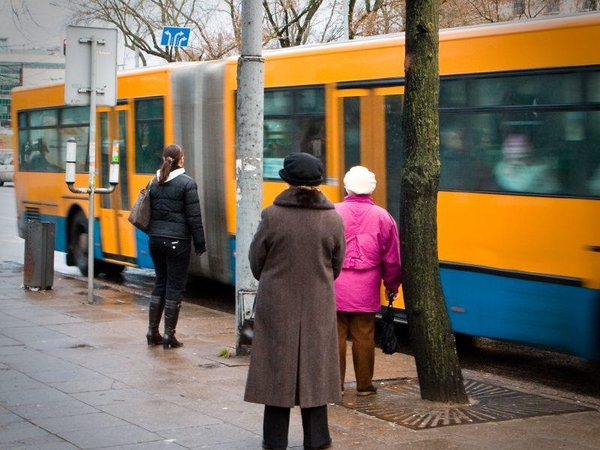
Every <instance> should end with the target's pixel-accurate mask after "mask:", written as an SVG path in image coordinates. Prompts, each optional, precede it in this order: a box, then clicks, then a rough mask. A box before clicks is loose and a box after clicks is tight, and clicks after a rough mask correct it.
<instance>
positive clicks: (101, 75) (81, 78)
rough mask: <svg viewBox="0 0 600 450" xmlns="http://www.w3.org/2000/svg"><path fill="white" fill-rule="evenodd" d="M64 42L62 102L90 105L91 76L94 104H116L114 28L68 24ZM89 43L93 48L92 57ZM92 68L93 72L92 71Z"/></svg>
mask: <svg viewBox="0 0 600 450" xmlns="http://www.w3.org/2000/svg"><path fill="white" fill-rule="evenodd" d="M92 41H93V45H92ZM66 45H67V48H66V64H65V104H67V105H77V106H85V105H89V104H90V94H91V92H92V85H91V84H92V78H95V83H94V84H95V86H93V88H94V89H95V92H96V104H97V105H98V106H115V105H116V103H117V100H116V98H117V29H116V28H93V27H76V26H68V27H67V44H66ZM92 47H95V49H96V51H95V55H94V58H92ZM93 59H94V61H93ZM92 66H93V68H92ZM93 70H94V71H95V74H92V71H93ZM92 75H94V77H92Z"/></svg>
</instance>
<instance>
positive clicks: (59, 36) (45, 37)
mask: <svg viewBox="0 0 600 450" xmlns="http://www.w3.org/2000/svg"><path fill="white" fill-rule="evenodd" d="M11 3H12V4H14V5H16V7H17V8H19V11H17V14H15V13H14V12H13V8H12V7H11ZM51 3H54V2H52V1H51V0H12V2H11V0H0V37H5V38H6V37H7V38H9V44H10V45H11V46H15V47H19V48H32V47H58V46H60V45H61V43H62V40H63V38H64V37H65V34H66V26H67V17H68V12H67V11H65V10H64V9H62V8H59V7H56V6H53V5H52V4H51Z"/></svg>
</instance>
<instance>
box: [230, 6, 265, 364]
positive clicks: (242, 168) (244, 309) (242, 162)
mask: <svg viewBox="0 0 600 450" xmlns="http://www.w3.org/2000/svg"><path fill="white" fill-rule="evenodd" d="M262 11H263V7H262V2H261V1H260V0H243V1H242V51H241V56H240V57H239V59H238V72H237V83H238V90H237V112H236V114H237V116H236V119H237V132H236V178H237V204H236V217H237V219H236V223H237V226H236V228H237V229H236V244H235V245H236V258H235V265H236V267H235V278H236V292H237V296H236V325H237V326H236V339H235V341H236V354H237V355H246V354H248V353H249V349H248V348H247V346H242V345H240V330H241V327H242V324H243V322H244V319H246V318H249V317H250V315H251V313H252V306H253V302H254V294H255V293H256V291H257V288H258V282H257V281H256V280H255V279H254V277H253V276H252V272H251V271H250V263H249V261H248V251H249V248H250V243H251V242H252V237H253V236H254V232H255V231H256V228H257V227H258V222H259V221H260V213H261V210H262V178H263V177H262V173H263V170H262V162H263V160H262V155H263V151H262V149H263V106H264V79H263V78H264V75H263V71H264V68H263V66H264V60H263V59H262V40H261V32H262Z"/></svg>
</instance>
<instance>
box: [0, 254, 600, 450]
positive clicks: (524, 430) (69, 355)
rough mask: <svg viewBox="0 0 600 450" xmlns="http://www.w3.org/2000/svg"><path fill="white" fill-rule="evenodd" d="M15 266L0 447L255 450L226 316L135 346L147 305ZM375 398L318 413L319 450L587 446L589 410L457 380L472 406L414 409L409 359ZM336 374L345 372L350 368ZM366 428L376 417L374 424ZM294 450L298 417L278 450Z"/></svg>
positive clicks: (4, 275)
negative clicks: (39, 286)
mask: <svg viewBox="0 0 600 450" xmlns="http://www.w3.org/2000/svg"><path fill="white" fill-rule="evenodd" d="M22 284H23V272H22V266H21V265H19V264H13V263H0V308H1V311H2V314H1V315H0V449H11V450H25V449H27V450H42V449H43V450H74V449H100V448H101V449H123V450H126V449H132V450H133V449H143V450H154V449H168V450H177V449H213V450H217V449H227V450H238V449H239V450H254V449H260V448H261V435H262V413H263V407H262V405H254V404H250V403H245V402H244V401H243V400H242V397H243V391H244V385H245V380H246V373H247V366H248V358H246V357H231V358H223V357H220V356H219V355H220V354H221V352H222V351H224V350H229V351H231V352H233V351H234V347H235V337H234V325H235V323H234V321H235V319H234V317H233V316H232V315H230V314H226V313H223V312H219V311H214V310H211V309H207V308H204V307H201V306H197V305H191V304H187V303H186V304H184V305H183V308H182V311H181V316H180V321H179V326H178V330H177V331H178V337H179V338H180V339H181V340H182V341H183V342H184V343H185V346H184V347H182V348H180V349H173V350H168V351H165V350H163V349H162V347H159V346H157V347H148V346H147V345H146V339H145V333H146V329H147V305H148V300H149V299H148V298H147V297H145V296H144V293H135V292H133V291H127V290H116V289H113V288H108V287H107V286H106V285H102V284H101V282H98V283H95V302H94V304H93V305H90V304H88V302H87V284H86V283H85V282H82V281H81V280H80V279H74V278H69V277H68V276H64V275H62V274H59V273H56V274H55V276H54V285H53V289H52V290H47V291H30V290H25V289H23V288H22V287H21V286H22ZM376 355H377V356H376V358H377V360H376V363H375V373H376V378H377V379H378V380H379V382H378V385H379V393H378V394H377V395H376V396H371V397H356V396H355V395H354V394H353V386H352V384H351V383H347V384H346V386H347V388H346V394H345V395H344V400H343V404H339V405H332V406H330V407H329V420H330V429H331V433H332V438H333V444H334V445H333V448H334V449H337V450H340V449H368V450H371V449H373V450H377V449H382V450H383V449H405V448H410V449H427V450H442V449H443V450H445V449H469V450H471V449H472V450H481V449H527V450H529V449H532V448H534V449H536V448H537V449H588V450H591V449H597V448H598V445H599V444H598V443H599V442H600V404H598V402H596V404H593V403H585V402H581V401H579V402H577V401H575V400H573V399H570V398H567V397H566V396H565V394H561V393H560V392H555V391H550V390H548V389H541V388H538V387H537V386H528V388H527V390H526V391H524V390H523V389H522V387H518V388H517V387H516V386H515V385H514V383H513V384H511V382H510V381H508V380H505V379H500V378H497V377H492V376H489V375H486V376H483V375H481V374H478V373H475V372H472V371H464V372H463V373H464V376H465V379H466V380H467V383H468V388H469V395H470V398H471V399H473V405H472V407H466V408H465V407H463V408H451V407H447V406H446V405H435V404H431V403H429V402H424V401H421V400H420V397H419V395H418V392H417V389H418V384H416V382H415V378H416V371H415V366H414V361H413V358H412V357H410V356H407V355H404V354H394V355H391V356H386V355H384V354H383V353H381V351H377V353H376ZM348 364H349V367H348V369H347V373H348V375H351V374H352V373H353V369H352V366H351V358H350V359H349V360H348ZM379 417H383V418H384V419H382V418H379ZM289 448H292V449H302V426H301V422H300V414H299V409H298V408H295V409H294V410H293V411H292V418H291V426H290V447H289Z"/></svg>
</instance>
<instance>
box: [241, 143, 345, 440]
mask: <svg viewBox="0 0 600 450" xmlns="http://www.w3.org/2000/svg"><path fill="white" fill-rule="evenodd" d="M323 171H324V170H323V164H322V163H321V161H320V160H319V159H318V158H316V157H314V156H312V155H310V154H308V153H292V154H290V155H289V156H287V157H286V158H285V160H284V167H283V169H282V170H281V171H280V172H279V175H280V177H281V178H282V179H283V180H284V181H286V182H287V183H288V184H289V185H290V187H289V188H288V189H287V190H285V191H284V192H282V193H281V194H280V195H279V196H277V198H275V201H274V202H273V205H271V206H269V207H267V208H265V209H264V210H263V212H262V217H261V222H260V224H259V226H258V230H257V232H256V234H255V236H254V239H253V241H252V244H251V246H250V254H249V258H250V267H251V269H252V273H253V275H254V277H255V278H256V279H257V280H259V284H258V293H257V296H256V314H255V325H254V330H255V335H254V339H253V343H252V350H251V351H252V354H251V357H250V369H249V373H248V380H247V384H246V393H245V397H244V400H246V401H248V402H253V403H261V404H264V405H265V415H264V419H263V448H265V449H285V448H287V444H288V427H289V417H290V409H291V408H293V407H294V406H295V405H299V406H300V408H301V413H302V425H303V428H304V448H305V449H322V448H328V447H330V446H331V438H330V436H329V427H328V423H327V403H330V402H339V401H340V400H341V388H340V386H341V384H340V374H339V361H338V351H337V328H336V310H335V296H334V290H333V280H334V279H335V278H336V277H337V276H338V275H339V274H340V270H341V267H342V262H343V260H344V253H345V245H346V244H345V238H344V225H343V222H342V218H341V217H340V215H339V214H338V213H337V212H336V211H335V208H334V205H333V204H332V203H331V202H330V201H329V200H327V198H326V197H325V195H323V193H321V192H320V191H319V190H318V186H319V185H320V184H321V183H322V182H323Z"/></svg>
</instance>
